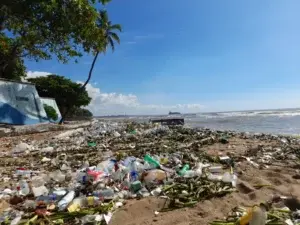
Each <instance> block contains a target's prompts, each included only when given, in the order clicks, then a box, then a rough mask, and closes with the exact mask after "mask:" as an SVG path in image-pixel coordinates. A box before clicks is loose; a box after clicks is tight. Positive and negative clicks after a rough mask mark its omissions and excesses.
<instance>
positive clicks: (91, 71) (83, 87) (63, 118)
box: [59, 52, 99, 124]
mask: <svg viewBox="0 0 300 225" xmlns="http://www.w3.org/2000/svg"><path fill="white" fill-rule="evenodd" d="M98 55H99V52H97V53H96V55H95V57H94V59H93V62H92V65H91V68H90V72H89V76H88V78H87V80H86V81H85V82H84V84H83V85H82V86H81V88H80V90H79V94H80V92H82V91H83V90H84V89H85V87H86V85H87V84H88V83H89V82H90V79H91V77H92V73H93V70H94V66H95V63H96V61H97V58H98ZM71 108H72V107H68V109H67V110H66V112H65V113H64V114H63V115H62V117H61V120H60V121H59V124H62V123H63V122H64V120H65V118H66V116H67V115H68V113H69V112H70V110H71Z"/></svg>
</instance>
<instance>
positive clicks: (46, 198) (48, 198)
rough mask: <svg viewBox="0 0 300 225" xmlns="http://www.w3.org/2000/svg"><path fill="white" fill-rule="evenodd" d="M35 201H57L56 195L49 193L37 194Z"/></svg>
mask: <svg viewBox="0 0 300 225" xmlns="http://www.w3.org/2000/svg"><path fill="white" fill-rule="evenodd" d="M36 201H37V202H45V203H46V204H48V203H51V202H55V201H57V195H55V194H51V195H46V196H39V197H38V198H37V199H36Z"/></svg>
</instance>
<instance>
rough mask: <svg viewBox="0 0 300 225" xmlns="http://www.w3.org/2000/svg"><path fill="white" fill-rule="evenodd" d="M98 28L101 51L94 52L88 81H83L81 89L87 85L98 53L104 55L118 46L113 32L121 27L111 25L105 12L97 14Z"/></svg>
mask: <svg viewBox="0 0 300 225" xmlns="http://www.w3.org/2000/svg"><path fill="white" fill-rule="evenodd" d="M98 26H99V28H100V29H101V30H102V32H103V37H104V41H103V49H101V50H96V51H95V56H94V59H93V62H92V65H91V68H90V72H89V76H88V79H87V80H86V81H85V83H84V84H83V85H82V87H81V88H82V89H84V88H85V86H86V85H87V84H88V83H89V81H90V79H91V77H92V73H93V70H94V66H95V63H96V61H97V58H98V55H99V53H100V52H103V53H104V54H105V53H106V51H107V49H108V48H109V47H110V48H111V50H112V51H114V50H115V42H117V43H118V44H120V38H119V36H118V34H117V33H115V31H119V32H121V31H122V28H121V25H120V24H112V23H111V21H109V19H108V15H107V11H106V10H101V11H100V13H99V18H98Z"/></svg>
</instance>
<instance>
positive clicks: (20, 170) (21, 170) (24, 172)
mask: <svg viewBox="0 0 300 225" xmlns="http://www.w3.org/2000/svg"><path fill="white" fill-rule="evenodd" d="M31 173H32V171H31V170H26V169H24V168H17V170H16V174H17V175H18V176H26V175H30V174H31Z"/></svg>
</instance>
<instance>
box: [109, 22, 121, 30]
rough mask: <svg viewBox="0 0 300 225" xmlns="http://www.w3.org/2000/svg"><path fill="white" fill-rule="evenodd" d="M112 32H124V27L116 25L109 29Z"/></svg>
mask: <svg viewBox="0 0 300 225" xmlns="http://www.w3.org/2000/svg"><path fill="white" fill-rule="evenodd" d="M109 29H110V30H118V31H120V32H122V26H121V25H120V24H114V25H111V26H110V27H109Z"/></svg>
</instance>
